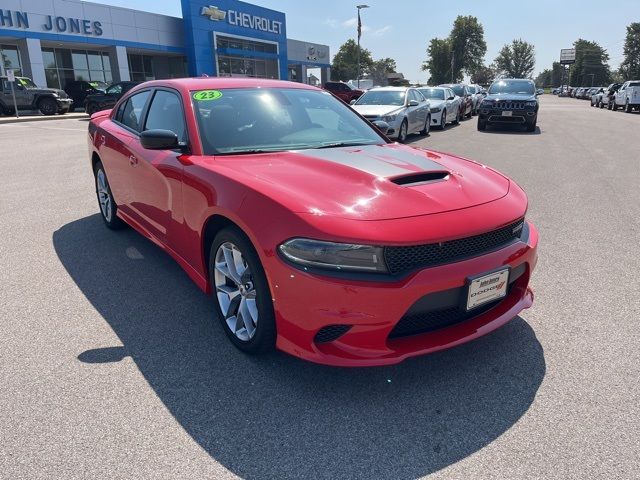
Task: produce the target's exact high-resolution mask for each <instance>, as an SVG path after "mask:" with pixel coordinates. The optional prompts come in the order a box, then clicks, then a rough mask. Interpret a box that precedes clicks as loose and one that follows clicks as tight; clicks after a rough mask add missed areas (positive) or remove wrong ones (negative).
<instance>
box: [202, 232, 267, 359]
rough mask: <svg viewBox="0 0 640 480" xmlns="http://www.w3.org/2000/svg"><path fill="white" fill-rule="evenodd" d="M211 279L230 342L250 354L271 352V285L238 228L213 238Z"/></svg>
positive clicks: (214, 301) (221, 321)
mask: <svg viewBox="0 0 640 480" xmlns="http://www.w3.org/2000/svg"><path fill="white" fill-rule="evenodd" d="M239 268H243V269H244V270H243V271H242V272H239ZM232 270H233V271H232ZM232 277H235V280H234V278H232ZM209 279H210V281H211V287H212V289H213V291H214V292H213V303H214V305H215V312H216V315H217V317H218V319H219V320H220V323H221V324H222V328H223V330H224V331H225V334H226V335H227V337H228V338H229V340H231V343H233V345H234V346H235V347H236V348H238V349H239V350H241V351H243V352H245V353H249V354H260V353H266V352H270V351H272V350H273V349H274V348H275V344H276V322H275V314H274V312H273V300H272V296H271V292H270V290H269V284H268V283H267V277H266V275H265V273H264V269H263V268H262V263H261V262H260V257H258V254H257V253H256V251H255V248H254V247H253V245H252V244H251V241H250V240H249V239H248V238H247V236H246V235H245V234H244V233H243V232H242V231H241V230H239V229H238V228H236V227H227V228H224V229H222V230H220V232H218V234H217V235H216V236H215V238H214V239H213V243H212V244H211V249H210V254H209ZM232 294H233V297H231V295H232ZM252 305H253V306H252ZM254 312H255V313H254ZM243 314H244V315H243ZM244 316H247V317H249V318H248V320H249V322H248V323H246V322H245V320H244Z"/></svg>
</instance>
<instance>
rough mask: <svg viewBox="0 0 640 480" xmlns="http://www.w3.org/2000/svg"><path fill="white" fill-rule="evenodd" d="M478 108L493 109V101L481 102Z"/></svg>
mask: <svg viewBox="0 0 640 480" xmlns="http://www.w3.org/2000/svg"><path fill="white" fill-rule="evenodd" d="M480 106H481V107H485V108H489V107H493V100H483V101H482V103H481V104H480Z"/></svg>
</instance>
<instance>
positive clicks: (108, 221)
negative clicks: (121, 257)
mask: <svg viewBox="0 0 640 480" xmlns="http://www.w3.org/2000/svg"><path fill="white" fill-rule="evenodd" d="M99 172H102V173H103V175H104V179H105V182H106V190H107V194H108V197H109V202H110V205H111V209H112V211H111V215H110V216H108V215H106V214H105V212H104V210H103V207H102V204H101V198H100V192H99V188H98V174H99ZM93 178H94V180H95V185H96V198H97V199H98V208H99V209H100V216H101V217H102V220H103V221H104V224H105V225H106V226H107V227H108V228H110V229H111V230H120V229H122V228H125V227H126V226H127V224H126V223H124V222H123V221H122V220H120V218H119V217H118V215H117V213H118V206H117V205H116V202H115V200H114V199H113V194H112V193H111V187H110V185H109V180H108V179H107V173H106V172H105V170H104V167H103V166H102V162H98V163H96V165H95V166H94V167H93Z"/></svg>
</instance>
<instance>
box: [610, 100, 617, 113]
mask: <svg viewBox="0 0 640 480" xmlns="http://www.w3.org/2000/svg"><path fill="white" fill-rule="evenodd" d="M609 104H610V105H611V108H610V109H609V110H613V111H614V112H615V111H616V110H618V105H616V101H615V100H612V101H610V102H609Z"/></svg>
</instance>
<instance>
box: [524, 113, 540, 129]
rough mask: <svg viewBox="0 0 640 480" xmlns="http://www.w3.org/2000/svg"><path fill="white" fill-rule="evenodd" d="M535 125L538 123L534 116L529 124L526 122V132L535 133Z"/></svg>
mask: <svg viewBox="0 0 640 480" xmlns="http://www.w3.org/2000/svg"><path fill="white" fill-rule="evenodd" d="M537 123H538V117H537V116H535V117H534V118H533V120H532V121H531V122H527V126H526V129H527V132H535V131H536V125H537Z"/></svg>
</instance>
